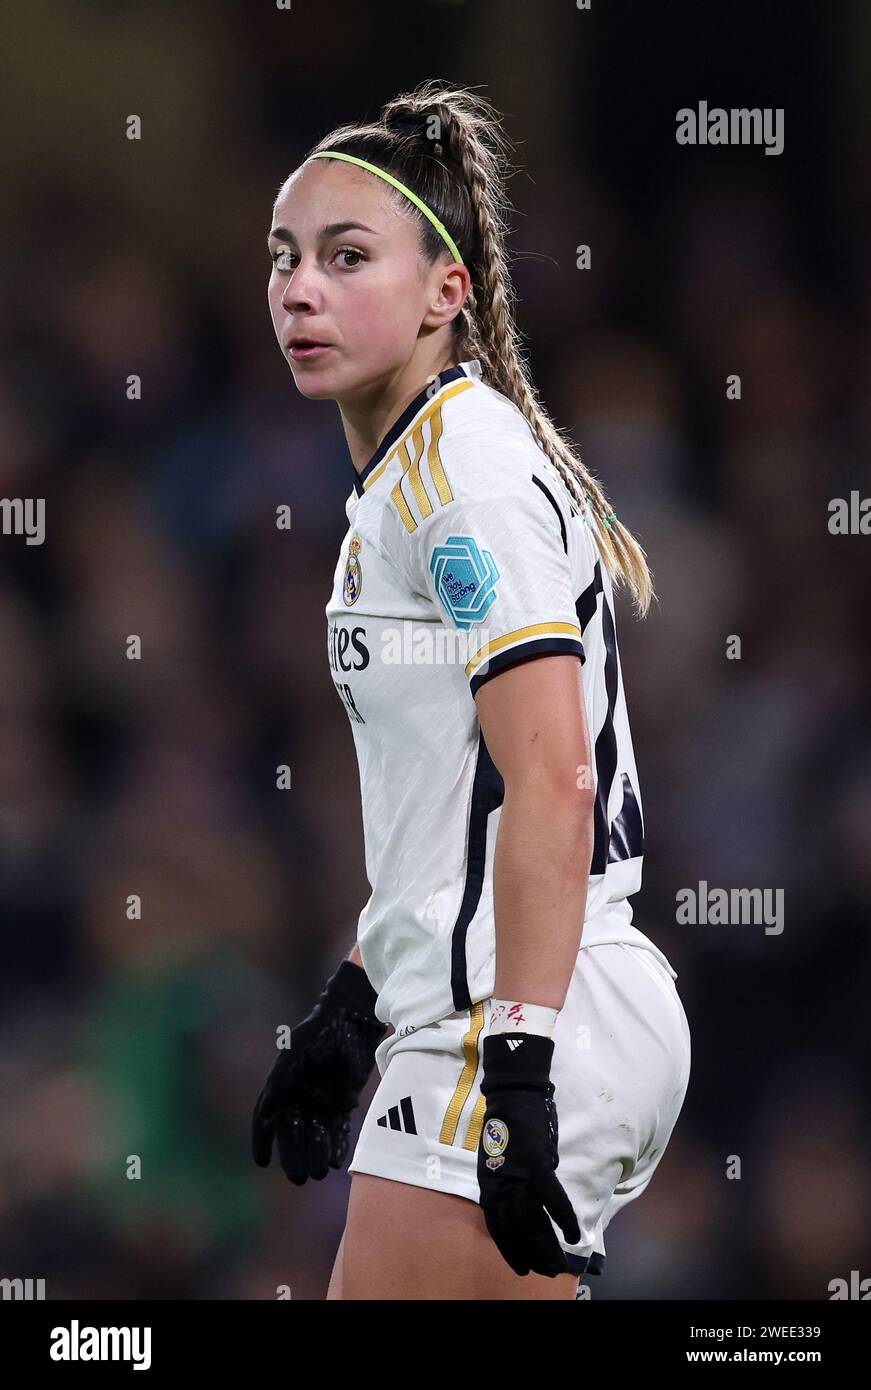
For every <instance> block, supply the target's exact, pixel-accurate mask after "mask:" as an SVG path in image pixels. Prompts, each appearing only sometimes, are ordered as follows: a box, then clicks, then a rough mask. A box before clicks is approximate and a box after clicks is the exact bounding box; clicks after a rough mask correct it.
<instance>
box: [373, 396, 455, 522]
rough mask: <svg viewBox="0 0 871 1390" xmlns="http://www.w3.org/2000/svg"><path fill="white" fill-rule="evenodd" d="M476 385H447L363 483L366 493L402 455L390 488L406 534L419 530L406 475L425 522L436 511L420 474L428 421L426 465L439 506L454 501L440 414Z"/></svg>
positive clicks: (392, 499) (391, 496)
mask: <svg viewBox="0 0 871 1390" xmlns="http://www.w3.org/2000/svg"><path fill="white" fill-rule="evenodd" d="M474 385H475V382H474V381H470V380H464V381H456V382H454V383H453V385H452V386H447V387H445V389H444V390H443V391H440V392H439V393H438V394H437V395H436V397H435V399H434V400H433V402H432V404H431V405H429V406H428V407H427V408H426V410H425V411H424V413H423V414H422V415H421V416H419V417H418V419H417V420H416V421H415V422H414V424H413V425H411V426H410V428H409V429H408V430H407V431H406V433H405V434H404V435H403V436H402V438H401V439H400V440H399V441H398V442H397V443H396V444H395V445H394V447H393V448H392V449H391V451H390V453H389V454H388V455H387V457H386V458H385V459H383V460H382V462H381V463H380V464H379V465H378V467H377V468H376V469H375V470H374V472H372V473H370V475H369V477H368V478H367V479H366V481H365V483H364V484H363V491H364V492H367V491H368V490H369V488H370V487H372V485H373V483H376V482H377V481H378V479H379V478H380V477H381V475H382V473H383V472H384V470H385V469H386V468H388V467H389V465H390V464H391V463H392V462H393V460H394V459H395V458H396V457H397V455H398V456H399V458H400V459H401V461H402V477H401V478H400V479H399V481H398V482H397V483H396V484H395V485H394V487H393V488H392V489H391V492H390V500H391V502H392V503H393V505H394V506H395V507H396V510H397V511H398V512H399V515H400V517H401V519H402V524H403V525H404V527H405V529H406V531H416V530H417V527H418V524H419V523H418V521H417V520H416V518H415V516H414V514H413V513H412V511H411V508H410V507H409V505H408V502H407V500H406V498H405V496H404V494H403V490H402V482H403V479H404V478H405V475H406V474H408V478H409V482H410V484H411V491H412V495H413V498H414V501H415V503H416V505H417V507H418V509H419V511H420V515H421V519H422V520H425V519H426V518H427V517H428V516H431V515H432V511H433V506H432V501H431V500H430V497H429V495H428V493H427V490H426V487H425V486H424V482H423V478H422V476H421V471H420V463H421V459H422V457H423V448H424V446H423V426H424V424H425V423H426V421H430V422H431V423H430V431H431V438H430V443H429V448H428V450H427V463H428V464H429V470H430V474H431V476H432V480H433V483H434V485H435V489H436V494H437V496H438V502H439V505H440V506H445V505H446V504H447V503H448V502H452V501H453V497H454V494H453V492H452V491H451V487H450V483H449V482H448V478H447V474H446V473H445V467H444V463H443V462H442V458H441V454H440V452H439V440H440V439H441V436H442V434H443V433H444V422H443V420H442V413H441V412H442V406H443V405H444V403H445V401H448V400H450V399H451V397H452V396H459V395H461V394H462V392H463V391H468V390H469V389H470V388H471V387H473V386H474ZM409 444H410V445H411V448H412V449H413V453H411V452H410V451H409Z"/></svg>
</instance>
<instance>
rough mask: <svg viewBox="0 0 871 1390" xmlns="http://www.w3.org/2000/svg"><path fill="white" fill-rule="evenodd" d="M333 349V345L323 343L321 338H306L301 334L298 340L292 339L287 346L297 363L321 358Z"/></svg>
mask: <svg viewBox="0 0 871 1390" xmlns="http://www.w3.org/2000/svg"><path fill="white" fill-rule="evenodd" d="M331 347H332V343H325V342H322V340H321V339H320V338H306V337H305V336H304V335H302V334H300V336H299V337H298V338H291V339H290V342H289V343H288V345H287V350H288V352H289V354H290V356H291V357H292V358H293V359H294V360H295V361H303V362H305V361H308V359H309V358H312V357H320V356H321V355H322V354H323V353H325V352H327V351H328V350H329V349H330V348H331Z"/></svg>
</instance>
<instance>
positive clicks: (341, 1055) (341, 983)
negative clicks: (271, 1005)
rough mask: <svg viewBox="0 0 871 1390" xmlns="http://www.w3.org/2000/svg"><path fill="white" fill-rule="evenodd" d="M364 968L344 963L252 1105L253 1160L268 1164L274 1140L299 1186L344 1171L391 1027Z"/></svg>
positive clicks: (284, 1049) (279, 1057) (298, 1025)
mask: <svg viewBox="0 0 871 1390" xmlns="http://www.w3.org/2000/svg"><path fill="white" fill-rule="evenodd" d="M377 998H378V996H377V994H376V992H375V990H374V989H373V988H372V986H371V984H370V983H369V981H368V979H367V977H366V972H365V970H363V969H361V967H360V966H359V965H355V963H354V962H353V961H350V960H343V961H342V963H341V965H340V966H339V968H338V970H337V971H336V972H335V974H334V975H332V976H331V977H330V979H329V980H328V981H327V985H326V988H325V989H324V991H323V993H322V994H321V996H320V998H319V1000H318V1002H317V1004H316V1005H315V1007H314V1009H313V1010H312V1012H311V1013H310V1014H309V1015H308V1017H307V1018H305V1019H303V1021H302V1023H298V1024H297V1026H296V1027H295V1028H294V1029H293V1030H292V1031H291V1035H290V1047H288V1048H282V1049H281V1051H280V1052H279V1055H278V1059H277V1061H276V1062H275V1065H274V1066H273V1068H272V1070H271V1072H270V1073H269V1076H268V1077H267V1080H266V1085H265V1086H264V1087H263V1090H262V1091H261V1092H260V1095H259V1097H258V1099H257V1104H256V1106H255V1107H254V1117H253V1124H252V1149H253V1154H254V1162H255V1163H258V1164H259V1165H260V1167H261V1168H267V1167H268V1166H269V1160H270V1158H271V1157H272V1140H273V1137H275V1138H277V1139H278V1154H279V1157H280V1159H281V1166H282V1168H283V1169H284V1171H285V1173H286V1174H287V1176H288V1178H289V1179H290V1181H291V1182H292V1183H295V1184H296V1185H297V1187H301V1186H302V1184H303V1183H304V1182H305V1181H306V1180H307V1179H308V1178H315V1179H316V1180H317V1181H320V1180H321V1178H325V1177H326V1175H327V1172H328V1170H329V1169H330V1168H341V1166H342V1164H343V1163H344V1161H345V1157H346V1155H347V1152H348V1143H349V1139H350V1134H351V1111H352V1110H353V1109H354V1108H355V1106H356V1105H357V1104H358V1102H359V1099H360V1092H361V1091H362V1090H363V1087H364V1086H365V1085H366V1082H367V1080H368V1079H369V1075H370V1073H371V1071H372V1068H373V1066H374V1065H375V1049H376V1048H377V1046H378V1044H379V1042H380V1041H381V1039H382V1038H383V1037H384V1035H385V1033H386V1032H387V1025H386V1024H384V1023H381V1022H380V1020H379V1019H377V1018H376V1017H375V1001H376V999H377Z"/></svg>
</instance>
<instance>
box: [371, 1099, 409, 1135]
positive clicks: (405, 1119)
mask: <svg viewBox="0 0 871 1390" xmlns="http://www.w3.org/2000/svg"><path fill="white" fill-rule="evenodd" d="M400 1111H401V1115H400ZM377 1123H378V1124H379V1125H380V1126H381V1128H382V1129H388V1128H389V1129H398V1130H399V1131H400V1133H402V1132H404V1133H405V1134H417V1125H416V1124H415V1123H414V1111H413V1110H412V1108H411V1096H403V1097H402V1100H401V1101H400V1102H399V1104H398V1105H391V1107H390V1109H389V1110H388V1111H387V1114H386V1115H379V1117H378V1120H377Z"/></svg>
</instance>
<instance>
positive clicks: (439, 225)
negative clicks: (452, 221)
mask: <svg viewBox="0 0 871 1390" xmlns="http://www.w3.org/2000/svg"><path fill="white" fill-rule="evenodd" d="M309 159H345V160H347V161H348V163H349V164H359V165H360V166H361V168H363V169H369V170H370V171H371V172H372V173H373V174H377V175H378V177H379V179H386V180H387V182H388V183H392V184H393V187H394V188H398V189H399V191H400V193H404V194H405V196H406V198H410V199H411V201H412V202H413V203H414V205H415V207H417V208H420V211H421V212H422V213H423V215H424V217H428V218H429V220H430V222H431V223H432V225H433V226H434V227H435V229H436V231H437V232H438V234H439V236H440V237H441V238H442V240H443V241H444V242H446V243H447V246H448V249H449V250H450V253H451V255H452V256H453V258H454V260H455V261H457V262H458V263H459V264H460V265H462V264H463V258H462V256H461V255H460V253H459V251H458V250H457V243H456V242H455V241H454V239H453V237H452V236H451V234H450V232H449V231H448V229H447V227H446V226H445V224H444V223H443V222H440V221H439V219H438V218H437V217H436V215H435V213H434V212H431V211H430V209H429V208H428V207H427V205H426V203H425V202H423V200H422V199H420V198H418V196H417V194H416V193H412V191H411V189H410V188H406V186H405V184H404V183H400V182H399V179H395V178H394V177H393V175H392V174H388V173H387V172H386V170H384V169H379V168H378V165H377V164H370V163H369V161H368V160H367V159H358V158H357V156H356V155H355V154H341V153H340V152H339V151H338V150H318V152H317V154H310V155H309ZM306 162H308V161H306Z"/></svg>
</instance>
